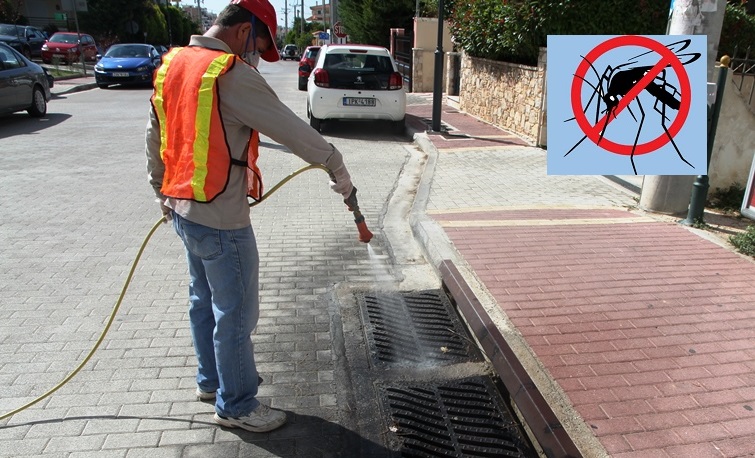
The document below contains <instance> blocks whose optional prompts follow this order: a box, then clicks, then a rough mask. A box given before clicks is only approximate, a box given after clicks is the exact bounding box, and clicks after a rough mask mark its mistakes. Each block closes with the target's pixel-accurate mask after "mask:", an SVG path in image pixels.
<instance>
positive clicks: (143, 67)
mask: <svg viewBox="0 0 755 458" xmlns="http://www.w3.org/2000/svg"><path fill="white" fill-rule="evenodd" d="M147 70H149V67H148V66H147V65H142V66H141V67H137V68H136V71H137V72H146V71H147Z"/></svg>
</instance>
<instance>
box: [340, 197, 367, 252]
mask: <svg viewBox="0 0 755 458" xmlns="http://www.w3.org/2000/svg"><path fill="white" fill-rule="evenodd" d="M343 203H345V204H346V206H347V207H348V208H349V211H350V212H353V213H354V222H355V223H356V225H357V230H358V231H359V241H360V242H364V243H370V240H372V232H370V230H369V229H367V223H365V222H364V215H362V212H360V211H359V203H358V202H357V188H354V189H353V190H352V191H351V194H350V195H349V198H348V199H344V200H343Z"/></svg>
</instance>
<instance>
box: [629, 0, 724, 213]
mask: <svg viewBox="0 0 755 458" xmlns="http://www.w3.org/2000/svg"><path fill="white" fill-rule="evenodd" d="M673 5H674V10H673V13H672V15H671V23H670V25H669V32H668V34H669V35H707V37H708V62H707V69H708V78H707V80H708V81H710V82H712V81H713V67H714V64H715V62H716V55H717V54H718V42H719V40H720V38H721V29H722V28H723V22H724V13H725V12H726V0H713V1H707V0H705V1H704V0H674V3H673ZM692 173H694V171H692ZM694 181H695V175H648V176H646V177H645V178H644V180H643V182H642V193H641V194H640V208H642V209H644V210H649V211H653V212H659V213H667V214H682V213H684V212H686V211H687V208H688V207H689V201H690V194H691V192H692V184H693V182H694Z"/></svg>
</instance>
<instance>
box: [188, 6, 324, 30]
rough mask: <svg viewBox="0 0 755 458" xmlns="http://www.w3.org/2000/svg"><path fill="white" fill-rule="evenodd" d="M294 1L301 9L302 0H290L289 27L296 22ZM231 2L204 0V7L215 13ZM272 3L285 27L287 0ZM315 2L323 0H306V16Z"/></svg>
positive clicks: (280, 23)
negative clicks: (284, 11)
mask: <svg viewBox="0 0 755 458" xmlns="http://www.w3.org/2000/svg"><path fill="white" fill-rule="evenodd" d="M294 2H296V4H297V5H299V9H301V0H288V9H289V11H288V25H289V27H290V26H291V25H292V24H293V23H294ZM192 3H193V4H196V0H182V1H181V4H192ZM228 3H230V0H202V7H203V8H206V9H207V11H212V12H213V13H215V14H218V13H220V11H221V10H222V9H223V8H225V6H226V5H227V4H228ZM270 3H272V5H273V6H274V7H275V14H277V15H278V25H280V26H281V27H283V20H284V15H283V8H285V7H286V0H270ZM315 3H318V4H320V5H322V0H304V16H305V17H308V16H309V15H310V12H311V10H310V7H311V6H315Z"/></svg>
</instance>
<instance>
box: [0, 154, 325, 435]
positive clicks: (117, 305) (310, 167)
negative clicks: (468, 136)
mask: <svg viewBox="0 0 755 458" xmlns="http://www.w3.org/2000/svg"><path fill="white" fill-rule="evenodd" d="M313 169H320V170H324V171H326V172H328V173H330V171H329V170H328V168H327V167H325V166H324V165H320V164H311V165H308V166H306V167H302V168H300V169H299V170H297V171H295V172H294V173H292V174H290V175H289V176H287V177H286V178H284V179H283V180H281V181H280V182H279V183H278V184H276V185H275V186H273V187H272V189H270V190H269V191H268V192H266V193H265V194H264V195H263V196H262V197H261V198H260V200H258V201H256V202H252V203H250V204H249V206H250V207H254V206H255V205H257V204H260V203H262V202H264V201H265V200H266V199H267V198H268V197H270V196H271V195H272V194H273V193H275V192H276V191H277V190H278V189H280V188H281V186H283V185H284V184H286V183H288V182H289V181H291V179H292V178H294V177H296V176H297V175H299V174H301V173H304V172H306V171H307V170H313ZM165 222H167V219H166V218H165V217H164V216H163V217H162V218H160V219H159V220H157V222H156V223H155V224H154V226H152V229H150V230H149V233H148V234H147V236H146V237H145V238H144V241H143V242H142V245H141V246H140V247H139V252H138V253H137V254H136V257H135V258H134V262H133V263H132V264H131V270H130V271H129V273H128V276H127V277H126V282H125V283H124V284H123V289H121V294H120V295H119V296H118V300H117V301H116V302H115V307H113V311H112V312H111V313H110V318H109V319H108V321H107V324H106V325H105V329H103V330H102V333H101V334H100V337H99V338H98V339H97V342H96V343H95V344H94V347H92V349H91V350H90V351H89V353H88V354H87V356H86V357H85V358H84V360H83V361H81V363H80V364H79V365H78V366H77V367H76V368H75V369H74V370H73V371H71V373H70V374H68V375H67V376H66V378H64V379H63V380H61V381H60V383H58V384H57V385H55V386H54V387H52V388H50V389H49V390H48V391H47V392H46V393H44V394H43V395H41V396H39V397H38V398H36V399H34V400H33V401H31V402H28V403H26V404H24V405H23V406H21V407H19V408H17V409H15V410H11V411H10V412H8V413H4V414H3V415H1V416H0V420H3V419H5V418H8V417H10V416H13V415H15V414H17V413H19V412H21V411H22V410H25V409H28V408H29V407H31V406H33V405H34V404H36V403H38V402H39V401H41V400H43V399H45V398H46V397H48V396H50V395H51V394H53V393H54V392H56V391H58V390H59V389H60V388H61V387H62V386H63V385H65V384H66V383H68V382H69V381H70V380H71V379H72V378H74V377H75V376H76V374H78V373H79V371H81V369H83V368H84V366H86V364H87V363H88V362H89V360H90V359H92V356H94V353H95V352H96V351H97V349H98V348H100V345H101V344H102V341H104V340H105V335H106V334H107V333H108V331H109V330H110V326H111V325H112V324H113V320H115V316H116V314H117V313H118V309H119V308H120V307H121V302H123V298H124V296H125V295H126V291H127V290H128V287H129V285H130V284H131V278H132V277H133V276H134V271H135V270H136V266H137V265H138V264H139V259H140V258H141V257H142V253H143V252H144V248H146V246H147V242H149V240H150V239H151V238H152V235H153V234H154V233H155V231H156V230H157V228H158V227H160V225H161V224H163V223H165Z"/></svg>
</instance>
